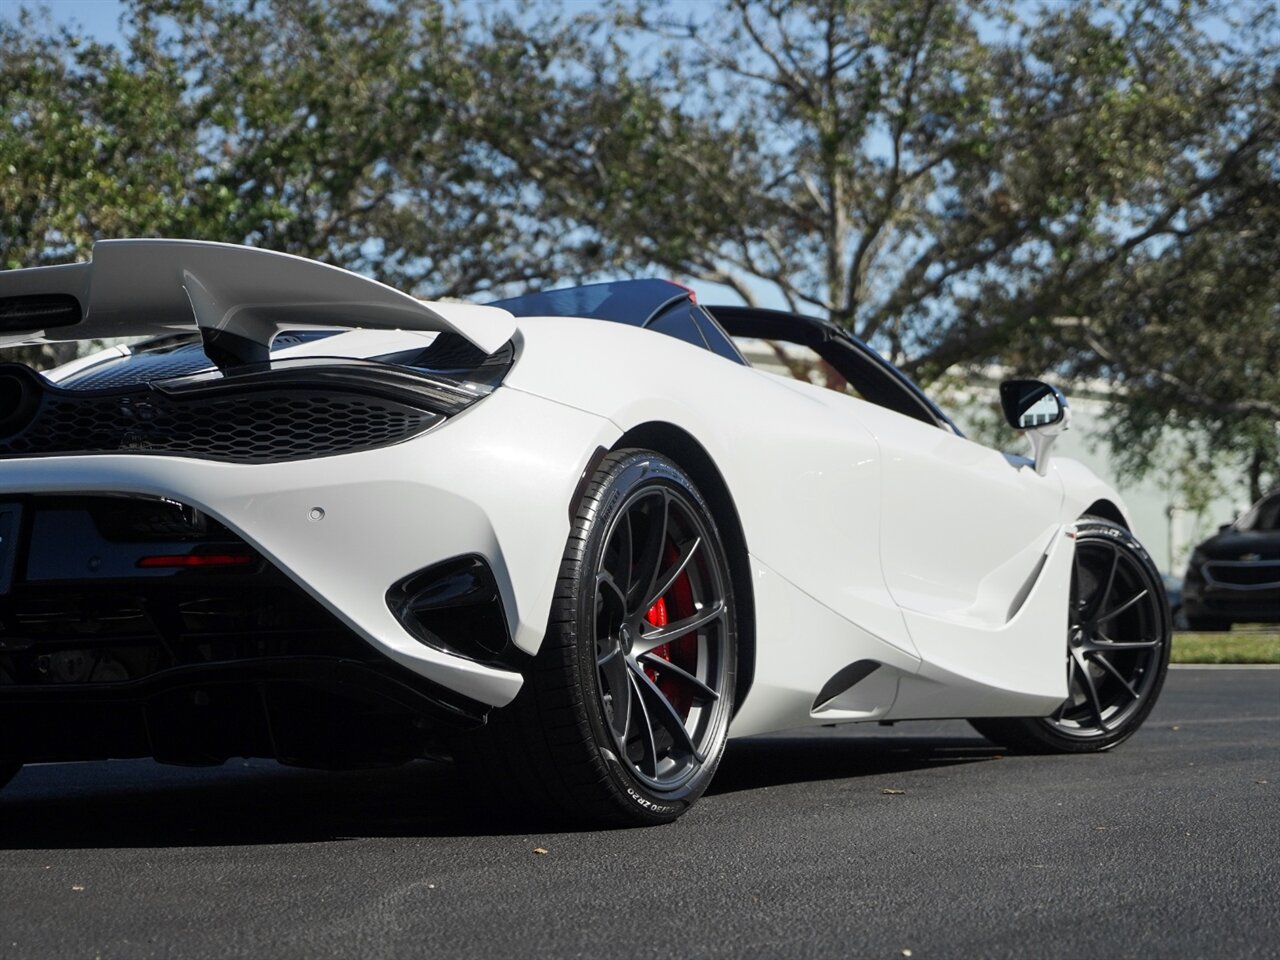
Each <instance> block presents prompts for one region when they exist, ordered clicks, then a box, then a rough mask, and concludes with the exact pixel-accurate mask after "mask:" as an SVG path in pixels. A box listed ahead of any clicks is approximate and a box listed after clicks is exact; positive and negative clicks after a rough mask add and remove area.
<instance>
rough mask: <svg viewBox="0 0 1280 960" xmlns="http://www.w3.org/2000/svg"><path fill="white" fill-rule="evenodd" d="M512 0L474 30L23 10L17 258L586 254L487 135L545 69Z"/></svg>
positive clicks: (5, 152) (482, 276) (2, 243)
mask: <svg viewBox="0 0 1280 960" xmlns="http://www.w3.org/2000/svg"><path fill="white" fill-rule="evenodd" d="M512 16H514V13H512V14H506V15H504V16H501V17H498V18H497V19H496V20H495V21H494V22H493V23H492V24H491V27H493V28H494V29H493V30H489V31H477V30H474V29H473V27H474V26H475V24H473V23H472V22H471V21H470V20H469V19H467V18H466V17H465V16H464V13H463V11H462V10H461V9H455V8H453V7H450V6H447V5H445V4H443V3H439V2H435V0H394V2H372V0H274V2H261V3H259V2H234V3H222V2H215V0H129V2H128V3H127V6H126V13H125V17H124V23H125V37H126V42H127V48H126V49H123V50H120V49H115V48H111V47H104V46H102V45H99V44H94V43H87V42H84V41H82V40H79V39H78V38H76V37H75V36H74V35H73V34H72V33H70V32H69V31H68V30H65V29H61V30H53V29H51V28H49V26H48V24H47V23H46V24H43V25H42V24H41V23H40V22H39V21H38V20H37V19H36V18H35V16H34V15H32V14H30V13H27V12H23V13H22V14H21V15H20V17H19V19H18V21H17V22H15V23H12V24H7V25H4V24H0V49H3V50H4V53H3V55H0V56H2V59H0V116H2V117H3V118H4V120H5V121H6V122H5V123H4V124H3V125H0V170H7V171H8V172H9V176H8V177H7V178H4V179H3V180H0V262H3V263H4V265H6V266H10V267H14V266H19V265H21V266H32V265H36V264H40V263H47V262H59V261H65V260H68V259H74V258H76V257H83V256H84V255H85V254H86V253H87V252H88V248H89V247H90V246H91V244H92V242H93V241H94V240H95V239H102V238H109V237H118V236H157V235H171V236H182V237H188V238H198V239H207V240H220V241H227V242H234V243H251V244H254V245H257V246H262V247H267V248H270V249H276V250H283V251H286V252H290V253H295V254H299V255H302V256H308V257H315V258H317V259H321V260H327V261H330V262H334V263H340V264H342V265H344V266H347V267H350V268H353V269H357V270H361V271H364V272H367V273H369V274H372V275H374V276H376V277H378V278H379V279H383V280H385V281H387V282H390V283H393V284H396V285H398V286H401V287H404V288H406V289H419V290H422V291H423V292H424V293H429V294H431V295H434V296H451V295H461V294H464V293H467V294H471V293H474V292H476V291H478V290H483V289H484V288H486V287H492V286H498V285H502V284H506V283H511V282H524V281H527V280H530V279H542V278H544V277H546V276H551V275H556V274H560V275H565V274H568V275H573V274H575V273H578V272H580V271H582V270H584V269H590V267H591V266H592V263H593V262H592V258H591V254H590V251H589V250H583V249H578V248H577V247H576V246H575V245H574V244H573V243H565V242H564V239H565V235H566V234H567V232H568V229H567V228H566V226H565V225H564V224H563V223H560V222H557V221H555V219H554V217H548V216H545V215H544V213H545V211H544V210H543V209H542V208H541V207H540V206H539V205H538V203H537V197H536V195H535V194H534V193H532V192H530V191H529V190H528V189H527V188H526V185H525V184H524V183H522V182H521V181H520V179H519V178H517V177H514V176H512V175H511V171H512V167H511V164H510V163H509V162H508V161H505V160H504V158H503V156H502V153H501V152H500V151H498V150H495V149H494V147H493V146H491V145H490V144H489V142H488V141H487V140H486V139H485V136H484V135H485V134H486V133H488V132H490V131H491V130H493V129H496V128H497V127H498V126H499V125H498V123H497V121H496V120H495V119H494V117H495V116H496V115H497V114H498V113H499V112H501V109H502V108H503V107H504V105H505V103H506V101H505V99H504V93H503V91H506V90H519V89H521V88H522V86H523V80H522V77H523V76H524V74H525V73H526V72H528V71H529V70H530V67H529V66H528V65H527V64H526V63H525V62H524V61H523V60H522V59H521V58H518V57H512V56H510V53H511V46H512V44H511V41H510V39H509V36H510V34H511V33H512V32H513V31H512V29H511V27H510V24H511V22H512V21H511V17H512ZM503 31H505V34H506V35H507V36H506V37H505V38H504V37H502V36H497V34H498V33H501V32H503ZM495 37H496V39H495Z"/></svg>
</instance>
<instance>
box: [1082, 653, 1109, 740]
mask: <svg viewBox="0 0 1280 960" xmlns="http://www.w3.org/2000/svg"><path fill="white" fill-rule="evenodd" d="M1076 672H1077V673H1078V674H1079V676H1080V681H1081V684H1082V686H1083V687H1084V694H1085V699H1087V700H1088V701H1089V709H1090V710H1092V711H1093V718H1094V719H1095V720H1097V721H1098V728H1099V729H1100V730H1106V729H1107V721H1106V720H1104V719H1103V718H1102V699H1101V698H1100V697H1099V696H1098V688H1097V686H1095V685H1094V682H1093V676H1092V675H1091V674H1090V673H1089V668H1088V667H1087V666H1086V665H1085V664H1083V663H1081V664H1080V665H1079V669H1078V670H1077V671H1076Z"/></svg>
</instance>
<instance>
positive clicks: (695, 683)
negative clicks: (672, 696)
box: [638, 653, 720, 702]
mask: <svg viewBox="0 0 1280 960" xmlns="http://www.w3.org/2000/svg"><path fill="white" fill-rule="evenodd" d="M638 659H639V661H640V662H641V663H643V664H646V665H648V666H650V667H653V668H654V669H655V670H660V671H662V673H664V674H666V675H667V676H669V677H671V678H673V679H675V680H679V681H680V682H681V683H684V684H687V685H688V686H690V687H692V688H693V690H694V696H695V697H697V698H698V699H699V700H702V701H703V702H708V701H714V700H719V699H720V694H718V693H716V692H715V691H714V690H712V689H711V688H710V687H708V686H707V685H706V684H705V683H703V682H702V681H701V680H699V679H698V678H697V677H695V676H694V675H693V674H692V673H690V672H689V671H688V670H686V669H684V667H679V666H676V665H675V664H674V663H672V662H671V661H670V660H663V659H662V658H661V657H659V656H655V655H654V654H652V653H645V654H641V655H640V657H639V658H638Z"/></svg>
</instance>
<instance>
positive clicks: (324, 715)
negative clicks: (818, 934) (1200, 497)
mask: <svg viewBox="0 0 1280 960" xmlns="http://www.w3.org/2000/svg"><path fill="white" fill-rule="evenodd" d="M117 336H149V337H151V338H152V339H150V340H149V341H147V342H145V343H142V344H134V345H132V346H127V347H126V346H115V347H111V348H109V349H108V350H106V351H104V352H101V353H98V354H96V355H94V356H91V357H85V358H81V359H80V360H76V361H74V362H73V363H71V364H69V365H67V366H64V367H62V368H60V369H58V370H54V371H50V372H48V373H47V374H41V373H37V372H36V371H35V370H32V369H31V368H29V367H26V366H23V365H21V364H6V365H3V366H0V728H2V729H3V730H4V735H3V737H0V784H2V783H3V781H4V780H6V779H7V778H8V777H9V776H11V775H12V774H13V773H15V772H16V770H17V768H18V766H19V765H20V764H22V763H39V762H49V761H67V760H88V759H99V758H107V757H139V756H153V757H155V758H156V759H158V760H161V761H167V762H173V763H183V764H217V763H221V762H223V761H225V760H227V759H228V758H230V757H236V756H268V757H276V758H278V759H279V760H281V761H282V762H284V763H290V764H298V765H306V766H319V767H341V766H361V765H367V764H386V763H396V762H400V761H406V760H410V759H412V758H414V757H419V756H424V755H438V753H439V751H440V750H441V749H447V750H448V751H450V752H451V753H452V754H453V756H454V757H455V758H456V759H457V760H458V761H459V763H460V765H462V766H464V767H467V768H468V769H469V770H470V771H471V772H472V773H474V774H475V775H476V776H477V778H478V779H480V780H481V782H482V783H483V784H484V787H483V794H482V795H483V796H485V797H490V796H492V797H504V798H506V799H507V800H509V801H510V802H511V804H513V805H518V806H519V807H520V808H522V809H528V808H529V807H530V805H538V806H543V807H550V808H552V809H553V810H555V811H557V812H563V813H565V814H567V815H570V816H573V817H575V818H577V819H580V820H591V821H603V822H609V823H631V824H649V823H661V822H665V821H670V820H673V819H675V818H676V817H677V816H679V815H680V814H681V813H682V812H683V811H684V810H686V809H687V808H688V807H689V805H690V804H692V803H693V802H694V801H695V800H696V799H697V798H698V796H699V795H700V794H701V793H702V792H703V790H704V789H706V787H707V785H708V783H709V782H710V781H711V778H712V776H713V775H714V773H715V769H716V765H717V763H718V762H719V760H720V757H721V754H722V751H723V750H724V745H725V740H726V738H727V737H729V736H731V735H732V736H746V735H749V734H757V733H764V732H767V731H772V730H786V729H792V728H795V727H802V726H807V725H809V726H816V725H820V724H828V723H836V722H854V721H858V722H875V721H879V720H892V721H896V720H909V719H917V720H918V719H929V718H937V717H967V718H973V723H974V726H975V727H976V728H977V729H978V730H979V731H981V732H982V733H983V734H984V735H986V736H988V737H990V738H991V739H993V740H996V741H998V742H1000V743H1002V744H1004V745H1005V746H1007V747H1013V748H1015V749H1023V750H1034V751H1039V752H1062V753H1085V752H1097V751H1102V750H1106V749H1108V748H1110V747H1113V746H1115V745H1116V744H1118V743H1119V742H1120V741H1122V740H1124V739H1125V738H1127V737H1129V736H1130V735H1131V734H1132V733H1133V732H1134V731H1135V730H1137V729H1138V727H1139V726H1140V725H1141V724H1142V722H1143V720H1144V719H1145V718H1146V716H1147V714H1148V713H1149V712H1150V710H1151V708H1152V705H1153V704H1154V703H1155V700H1156V697H1157V696H1158V695H1159V692H1160V688H1161V684H1162V683H1163V680H1164V675H1165V666H1166V664H1167V663H1168V659H1169V643H1168V640H1169V611H1168V608H1167V606H1166V603H1167V601H1166V599H1165V596H1164V588H1163V585H1162V584H1161V581H1160V577H1159V575H1158V573H1157V572H1156V569H1155V566H1154V565H1153V564H1152V561H1151V558H1150V557H1149V556H1148V554H1147V552H1146V551H1145V550H1144V549H1143V548H1142V546H1141V544H1139V543H1138V541H1137V540H1136V539H1135V538H1134V536H1133V534H1132V533H1131V532H1130V529H1129V525H1128V522H1127V520H1126V515H1125V511H1124V506H1123V504H1122V502H1121V500H1120V498H1119V496H1118V495H1117V494H1116V492H1115V491H1114V490H1112V489H1110V488H1109V487H1107V486H1106V485H1105V484H1104V483H1103V482H1102V481H1101V480H1099V479H1098V478H1097V477H1096V476H1094V475H1093V474H1092V473H1090V472H1089V470H1088V469H1086V468H1085V467H1084V466H1083V465H1081V464H1079V463H1077V462H1075V461H1072V460H1069V459H1067V458H1065V457H1061V458H1053V457H1051V455H1050V446H1051V444H1052V442H1053V440H1054V437H1055V436H1056V435H1057V434H1058V433H1060V432H1061V431H1062V430H1064V429H1066V427H1067V425H1068V422H1069V416H1070V410H1069V408H1068V406H1067V402H1066V399H1065V398H1064V397H1063V396H1062V394H1061V393H1060V392H1058V391H1057V390H1056V389H1055V388H1053V387H1051V386H1049V385H1048V384H1044V383H1041V382H1039V381H1027V380H1017V381H1009V382H1006V383H1005V384H1003V385H1002V386H1001V400H1002V403H1003V406H1004V409H1005V415H1006V417H1007V418H1008V419H1009V421H1010V422H1011V423H1012V424H1013V425H1014V426H1015V427H1017V428H1018V429H1021V430H1025V431H1026V433H1027V435H1028V437H1029V438H1030V439H1031V441H1032V447H1033V454H1034V455H1033V456H1032V457H1025V456H1017V455H1012V454H1003V453H1000V452H999V451H996V450H992V449H989V448H987V447H984V446H981V445H980V444H978V443H975V442H973V441H972V440H969V439H967V438H966V437H964V436H963V435H962V434H961V433H960V431H959V430H957V429H956V427H955V426H954V425H953V424H952V423H951V421H950V420H948V419H947V417H946V416H945V414H943V413H942V411H941V410H939V409H938V407H937V406H935V405H934V404H933V403H932V402H931V401H930V400H929V398H928V397H927V396H926V395H925V394H924V393H923V392H921V391H920V390H919V388H917V387H916V386H915V385H914V384H913V383H911V381H910V380H909V379H907V377H906V376H904V375H903V374H902V373H901V372H900V371H898V370H897V369H895V368H894V367H893V366H891V365H890V364H889V363H887V362H886V361H885V360H883V359H882V358H880V357H879V356H878V355H876V354H875V353H874V352H873V351H872V350H870V349H869V348H868V347H867V346H866V345H865V344H862V343H860V342H859V341H857V340H855V339H854V338H852V337H850V336H848V334H846V333H844V332H843V331H841V330H840V329H838V328H837V327H835V326H833V325H831V324H829V323H826V322H825V321H822V320H816V319H812V318H806V317H801V316H796V315H793V314H786V313H777V312H774V311H769V310H755V309H748V308H745V307H704V306H702V305H700V304H698V303H696V302H695V300H694V298H693V297H692V296H691V295H690V292H689V291H688V290H687V289H685V288H683V287H681V286H679V285H677V284H673V283H669V282H667V281H664V280H633V281H623V282H619V283H603V284H592V285H590V286H586V287H574V288H569V289H563V290H554V291H549V292H545V293H536V294H530V295H528V296H525V297H518V298H514V299H510V300H504V301H500V302H498V303H496V304H489V305H484V306H481V305H472V304H463V303H428V302H425V301H420V300H417V299H414V298H413V297H410V296H407V295H406V294H403V293H400V292H398V291H396V290H393V289H391V288H389V287H386V286H383V285H382V284H380V283H376V282H374V281H372V280H369V279H366V278H364V277H360V276H357V275H355V274H351V273H348V272H347V271H344V270H339V269H337V268H335V267H331V266H327V265H325V264H321V263H315V262H312V261H308V260H303V259H301V258H298V257H291V256H288V255H285V254H279V253H269V252H267V251H262V250H252V249H248V248H243V247H233V246H226V245H222V244H208V243H191V242H184V241H172V240H138V241H125V240H120V241H106V242H101V243H98V244H97V245H95V247H94V251H93V260H92V262H90V263H80V264H69V265H66V266H56V267H44V268H35V269H30V270H16V271H8V272H4V273H0V343H3V342H6V341H7V342H10V343H22V342H40V341H49V340H82V339H97V338H103V337H117ZM739 338H742V339H757V338H759V339H767V340H770V341H775V342H779V343H782V344H785V345H793V344H798V345H804V346H806V347H808V348H809V349H811V350H813V351H814V352H816V353H817V354H818V355H819V356H820V357H821V358H822V360H823V361H824V362H825V363H827V364H829V365H830V366H831V368H832V369H833V370H834V371H836V372H837V373H838V374H839V376H840V378H842V380H843V382H844V383H845V384H846V385H847V388H848V389H847V390H843V391H841V392H836V391H834V390H829V389H825V388H823V387H820V386H817V385H815V384H811V383H807V382H800V381H798V380H795V379H789V378H786V377H779V376H776V375H774V374H770V373H767V372H764V371H761V370H758V369H754V368H752V367H751V366H750V364H748V363H747V362H746V360H745V359H744V358H743V357H742V355H741V354H740V353H739V352H738V349H737V347H736V346H735V340H737V339H739ZM818 527H821V530H820V534H818V535H815V530H816V528H818ZM1064 776H1065V770H1064Z"/></svg>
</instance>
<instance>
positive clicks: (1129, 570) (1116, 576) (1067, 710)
mask: <svg viewBox="0 0 1280 960" xmlns="http://www.w3.org/2000/svg"><path fill="white" fill-rule="evenodd" d="M1076 531H1077V532H1076V554H1075V568H1074V570H1073V571H1072V575H1071V594H1070V598H1069V600H1068V604H1069V607H1068V617H1067V624H1068V625H1067V638H1066V639H1067V643H1066V647H1067V658H1066V668H1067V690H1068V694H1067V699H1066V700H1064V701H1063V702H1062V703H1061V704H1060V705H1059V706H1058V708H1057V709H1056V710H1055V711H1054V712H1053V713H1052V714H1051V715H1050V716H1048V717H1027V718H1017V719H1006V718H991V719H985V720H972V721H970V722H971V723H972V724H973V726H974V728H975V729H976V730H977V731H978V732H979V733H981V734H982V735H983V736H984V737H986V738H987V739H988V740H992V741H994V742H996V743H999V744H1003V745H1005V746H1007V747H1010V748H1012V749H1016V750H1023V751H1027V752H1031V753H1092V752H1096V751H1100V750H1107V749H1110V748H1111V747H1114V746H1115V745H1116V744H1118V743H1120V742H1122V741H1124V740H1127V739H1128V738H1129V737H1131V736H1133V734H1134V732H1135V731H1137V729H1138V728H1139V727H1140V726H1142V723H1143V721H1144V720H1146V718H1147V715H1148V714H1149V713H1150V712H1151V709H1152V708H1153V707H1154V706H1155V702H1156V698H1157V697H1158V696H1159V695H1160V689H1161V687H1162V686H1163V685H1164V678H1165V673H1166V671H1167V669H1168V665H1169V647H1170V633H1171V624H1170V616H1169V604H1168V601H1167V600H1166V599H1165V592H1164V586H1163V583H1162V582H1161V579H1160V575H1159V573H1158V572H1157V571H1156V568H1155V564H1154V563H1152V562H1151V558H1150V556H1148V555H1147V551H1146V550H1145V549H1143V547H1142V544H1140V543H1139V542H1138V541H1137V539H1136V538H1134V536H1133V535H1132V534H1131V533H1129V531H1128V530H1126V529H1124V528H1123V527H1121V526H1118V525H1116V524H1114V523H1111V522H1110V521H1108V520H1102V519H1100V518H1096V517H1086V518H1085V519H1083V520H1081V521H1080V522H1079V523H1078V524H1077V525H1076Z"/></svg>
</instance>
